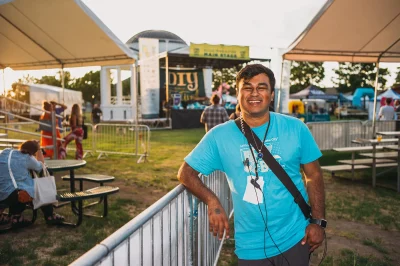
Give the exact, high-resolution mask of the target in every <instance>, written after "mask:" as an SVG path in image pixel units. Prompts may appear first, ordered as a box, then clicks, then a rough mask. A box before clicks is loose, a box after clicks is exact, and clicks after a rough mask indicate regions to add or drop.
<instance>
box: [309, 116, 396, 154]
mask: <svg viewBox="0 0 400 266" xmlns="http://www.w3.org/2000/svg"><path fill="white" fill-rule="evenodd" d="M307 126H308V128H309V129H310V131H311V134H312V135H313V137H314V139H315V141H316V142H317V144H318V147H319V148H320V149H321V150H331V149H333V148H341V147H352V146H357V144H354V143H352V142H351V141H352V140H355V139H358V138H364V139H371V138H374V136H372V132H373V130H372V121H360V120H345V121H331V122H310V123H307ZM395 128H396V120H391V121H376V132H379V131H394V130H395Z"/></svg>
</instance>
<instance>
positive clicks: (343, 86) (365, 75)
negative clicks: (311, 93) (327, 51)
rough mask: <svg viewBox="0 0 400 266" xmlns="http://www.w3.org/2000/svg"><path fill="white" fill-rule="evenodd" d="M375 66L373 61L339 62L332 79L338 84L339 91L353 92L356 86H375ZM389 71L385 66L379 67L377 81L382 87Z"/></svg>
mask: <svg viewBox="0 0 400 266" xmlns="http://www.w3.org/2000/svg"><path fill="white" fill-rule="evenodd" d="M375 73H376V68H375V64H373V63H356V64H354V63H340V64H339V68H338V69H336V70H335V74H336V75H337V77H336V78H333V79H332V81H333V82H334V83H335V85H336V86H338V91H339V92H354V91H355V90H356V89H357V88H365V87H374V86H375ZM389 74H390V72H389V70H388V69H387V68H380V69H379V77H378V82H379V84H381V86H382V87H385V85H386V82H387V80H386V76H387V75H389Z"/></svg>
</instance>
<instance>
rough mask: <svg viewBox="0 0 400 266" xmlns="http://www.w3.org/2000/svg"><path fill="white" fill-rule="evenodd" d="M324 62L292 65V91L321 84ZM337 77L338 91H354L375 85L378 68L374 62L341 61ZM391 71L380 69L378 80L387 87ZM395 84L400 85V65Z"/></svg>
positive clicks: (334, 80) (336, 85) (334, 79)
mask: <svg viewBox="0 0 400 266" xmlns="http://www.w3.org/2000/svg"><path fill="white" fill-rule="evenodd" d="M322 64H323V63H319V62H318V63H316V62H296V61H294V62H293V63H292V66H291V73H290V93H296V92H298V91H300V90H302V89H305V88H306V87H307V86H309V85H316V86H319V85H320V84H321V82H322V80H323V79H324V77H325V69H324V67H323V65H322ZM334 72H335V74H336V77H333V78H332V82H333V83H334V84H335V88H337V91H338V92H342V93H346V92H354V91H355V90H356V89H357V88H367V87H375V76H376V68H375V64H373V63H339V68H338V69H335V70H334ZM388 75H390V72H389V70H388V69H387V68H380V69H379V76H378V82H379V84H380V86H381V87H385V86H386V83H387V76H388ZM394 86H400V67H399V68H397V76H396V80H395V84H394Z"/></svg>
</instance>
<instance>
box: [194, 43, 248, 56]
mask: <svg viewBox="0 0 400 266" xmlns="http://www.w3.org/2000/svg"><path fill="white" fill-rule="evenodd" d="M189 56H191V57H202V58H220V59H236V60H249V59H250V55H249V47H248V46H238V45H223V44H219V45H211V44H206V43H202V44H196V43H190V52H189Z"/></svg>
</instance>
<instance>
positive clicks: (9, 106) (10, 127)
mask: <svg viewBox="0 0 400 266" xmlns="http://www.w3.org/2000/svg"><path fill="white" fill-rule="evenodd" d="M1 101H2V106H3V108H4V110H0V113H1V114H4V117H5V119H4V123H3V124H2V125H0V129H4V131H5V133H7V134H9V132H14V134H13V133H11V134H9V135H8V136H7V137H8V138H11V137H12V136H13V135H18V134H19V135H20V134H27V135H33V136H38V135H39V134H36V133H35V132H36V131H37V129H38V128H39V126H42V127H45V128H46V127H47V128H49V131H51V132H52V136H51V137H50V136H44V137H45V138H51V139H53V143H56V141H57V140H60V141H63V140H62V139H57V135H56V127H57V125H56V118H62V116H59V115H57V114H56V113H55V112H54V111H52V112H50V111H45V110H41V109H39V108H36V107H34V106H32V105H29V104H27V103H24V102H21V101H18V100H14V99H11V98H7V97H4V98H2V99H1ZM15 105H17V106H18V108H19V109H18V110H21V108H28V109H29V108H33V109H37V110H40V111H41V112H46V113H48V114H50V117H51V119H50V121H49V122H50V123H49V124H47V123H43V122H41V121H36V120H33V119H31V118H28V117H25V116H22V115H18V114H15V113H13V112H12V111H13V106H15ZM10 110H11V112H10ZM14 111H15V110H14ZM10 117H12V118H18V119H20V120H22V121H28V122H12V123H9V118H10ZM22 125H24V126H25V127H26V128H24V130H21V127H22ZM33 131H34V132H33ZM39 136H40V135H39ZM53 150H54V158H57V152H58V151H57V148H56V145H53Z"/></svg>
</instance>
